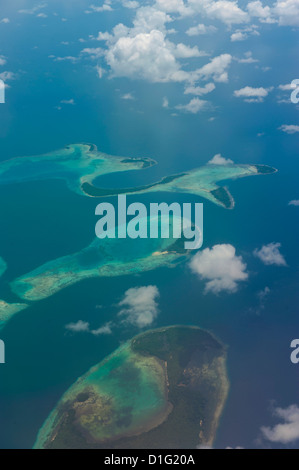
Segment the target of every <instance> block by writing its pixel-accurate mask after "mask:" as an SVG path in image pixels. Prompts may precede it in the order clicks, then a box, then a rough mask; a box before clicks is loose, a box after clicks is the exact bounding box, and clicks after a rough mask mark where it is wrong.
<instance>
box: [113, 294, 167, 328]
mask: <svg viewBox="0 0 299 470" xmlns="http://www.w3.org/2000/svg"><path fill="white" fill-rule="evenodd" d="M158 297H159V290H158V288H157V287H156V286H143V287H134V288H131V289H128V290H127V291H126V292H125V295H124V298H123V300H122V301H121V302H120V303H119V306H120V307H124V308H123V309H122V310H121V311H120V312H119V316H120V317H124V318H125V322H126V323H130V324H131V325H134V326H137V327H139V328H144V327H147V326H150V325H151V324H152V323H153V322H154V320H155V319H156V317H157V315H158V304H157V302H156V300H157V298H158Z"/></svg>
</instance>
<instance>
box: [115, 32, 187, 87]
mask: <svg viewBox="0 0 299 470" xmlns="http://www.w3.org/2000/svg"><path fill="white" fill-rule="evenodd" d="M106 60H107V62H108V65H109V66H110V68H111V70H112V73H113V75H114V76H117V77H128V78H133V79H140V78H141V79H145V80H149V81H152V82H168V81H183V80H184V79H186V74H184V72H182V71H180V66H179V64H178V62H177V61H176V58H175V54H174V50H173V48H172V47H170V45H169V43H168V42H167V41H166V39H165V35H164V33H162V32H161V31H157V30H153V31H151V32H150V33H139V34H137V35H136V36H134V37H130V36H123V37H120V38H119V39H118V40H117V41H116V43H115V44H112V45H111V47H110V48H109V49H108V51H107V53H106Z"/></svg>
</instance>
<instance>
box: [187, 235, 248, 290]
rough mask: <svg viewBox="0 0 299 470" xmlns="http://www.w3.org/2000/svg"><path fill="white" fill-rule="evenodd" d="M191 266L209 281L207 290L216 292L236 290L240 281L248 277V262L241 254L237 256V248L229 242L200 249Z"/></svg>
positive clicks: (202, 277)
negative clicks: (244, 260)
mask: <svg viewBox="0 0 299 470" xmlns="http://www.w3.org/2000/svg"><path fill="white" fill-rule="evenodd" d="M190 267H191V269H192V271H193V272H194V273H196V274H198V275H199V277H200V278H201V279H203V280H206V281H207V283H206V287H205V292H213V293H214V294H219V293H220V292H222V291H226V292H228V293H233V292H236V291H237V289H238V283H239V282H242V281H246V280H247V279H248V274H247V272H246V268H247V266H246V264H245V263H244V262H243V259H242V257H241V256H236V249H235V248H234V247H233V246H232V245H228V244H224V245H215V246H213V247H212V248H211V249H210V248H206V249H205V250H203V251H199V252H198V253H197V254H196V255H195V256H194V257H193V259H192V260H191V262H190Z"/></svg>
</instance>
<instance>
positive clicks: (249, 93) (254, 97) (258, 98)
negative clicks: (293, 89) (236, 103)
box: [234, 86, 272, 103]
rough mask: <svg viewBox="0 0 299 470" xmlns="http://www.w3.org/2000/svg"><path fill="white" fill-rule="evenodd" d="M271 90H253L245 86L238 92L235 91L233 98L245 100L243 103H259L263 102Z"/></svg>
mask: <svg viewBox="0 0 299 470" xmlns="http://www.w3.org/2000/svg"><path fill="white" fill-rule="evenodd" d="M271 90H272V88H263V87H260V88H253V87H250V86H246V87H244V88H241V89H240V90H235V91H234V96H236V97H237V98H245V101H247V102H256V103H261V102H262V101H264V98H266V97H267V96H268V94H269V92H270V91H271Z"/></svg>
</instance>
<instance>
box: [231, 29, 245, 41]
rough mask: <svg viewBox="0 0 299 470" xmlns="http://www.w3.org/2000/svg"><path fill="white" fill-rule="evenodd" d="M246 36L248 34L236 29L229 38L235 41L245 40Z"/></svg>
mask: <svg viewBox="0 0 299 470" xmlns="http://www.w3.org/2000/svg"><path fill="white" fill-rule="evenodd" d="M247 38H248V34H247V33H244V32H243V31H236V32H235V33H233V34H232V35H231V37H230V40H231V41H232V42H236V41H245V39H247Z"/></svg>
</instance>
